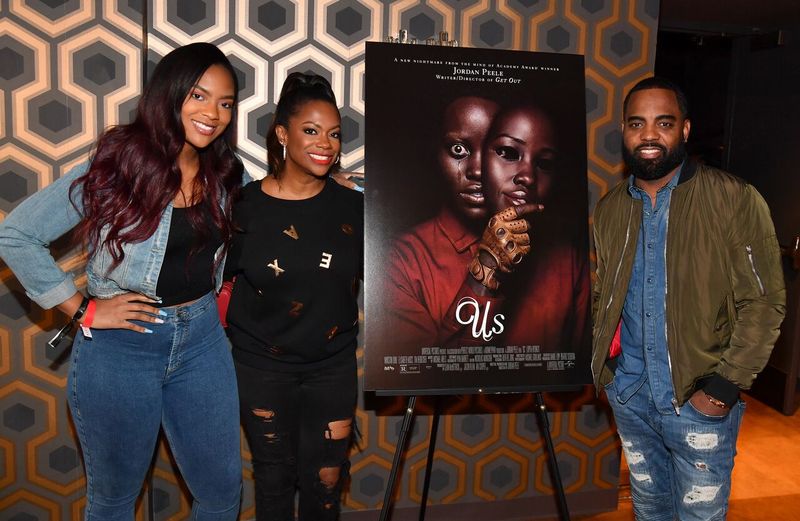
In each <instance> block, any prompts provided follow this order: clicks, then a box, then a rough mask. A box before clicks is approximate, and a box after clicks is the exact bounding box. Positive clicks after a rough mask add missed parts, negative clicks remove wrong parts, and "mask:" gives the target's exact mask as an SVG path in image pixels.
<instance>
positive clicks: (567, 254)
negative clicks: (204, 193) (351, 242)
mask: <svg viewBox="0 0 800 521" xmlns="http://www.w3.org/2000/svg"><path fill="white" fill-rule="evenodd" d="M365 100H366V114H367V118H366V133H365V136H366V143H365V145H366V165H365V171H366V172H367V173H368V174H367V175H368V181H367V183H366V223H367V226H366V247H365V248H366V252H365V253H366V254H365V268H366V270H365V272H366V274H365V282H364V288H365V299H366V300H365V342H364V345H365V388H366V389H367V390H374V391H376V392H378V393H380V394H434V393H443V394H455V393H476V392H520V391H542V390H557V389H559V388H566V387H570V386H574V385H578V384H585V383H589V382H590V380H591V378H590V374H589V356H590V351H591V324H590V283H589V252H588V244H589V241H588V215H587V213H588V201H587V198H588V187H587V177H586V176H587V173H586V172H587V168H586V123H585V121H586V120H585V105H584V65H583V57H582V56H575V55H564V54H550V53H531V52H518V51H495V50H487V49H465V48H457V47H441V46H430V45H405V44H394V43H370V44H367V50H366V76H365Z"/></svg>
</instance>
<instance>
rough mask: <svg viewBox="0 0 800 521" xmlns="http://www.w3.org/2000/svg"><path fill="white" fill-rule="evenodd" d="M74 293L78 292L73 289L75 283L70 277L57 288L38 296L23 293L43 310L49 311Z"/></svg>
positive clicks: (76, 289)
mask: <svg viewBox="0 0 800 521" xmlns="http://www.w3.org/2000/svg"><path fill="white" fill-rule="evenodd" d="M76 291H78V288H76V287H75V282H74V281H73V280H72V278H71V277H70V276H67V277H66V278H65V279H64V280H63V281H61V283H60V284H59V285H58V286H56V287H55V288H53V289H50V290H48V291H45V292H44V293H40V294H38V295H34V294H32V293H29V292H27V291H26V292H25V293H26V294H27V295H28V297H29V298H30V299H31V300H33V301H34V302H36V303H37V304H39V306H41V307H42V308H43V309H50V308H52V307H55V306H57V305H59V304H61V303H62V302H64V301H65V300H67V299H68V298H70V297H71V296H72V295H74V294H75V292H76Z"/></svg>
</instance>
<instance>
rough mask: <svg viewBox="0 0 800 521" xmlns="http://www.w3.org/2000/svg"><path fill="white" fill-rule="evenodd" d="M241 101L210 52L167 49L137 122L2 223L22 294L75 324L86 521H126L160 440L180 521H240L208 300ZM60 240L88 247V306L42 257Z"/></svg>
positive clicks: (222, 372)
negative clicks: (176, 490)
mask: <svg viewBox="0 0 800 521" xmlns="http://www.w3.org/2000/svg"><path fill="white" fill-rule="evenodd" d="M237 90H238V89H237V82H236V75H235V73H234V70H233V67H232V66H231V64H230V62H229V61H228V59H227V58H226V57H225V55H224V54H222V52H220V50H219V49H217V47H215V46H214V45H211V44H208V43H195V44H191V45H187V46H185V47H181V48H178V49H176V50H174V51H172V52H170V53H169V54H168V55H167V56H165V57H164V58H163V59H162V60H161V62H160V63H159V64H158V66H157V67H156V68H155V70H154V72H153V74H152V78H151V79H150V81H149V82H148V84H147V86H146V87H145V89H144V92H143V93H142V96H141V99H140V100H139V104H138V107H137V112H136V116H135V119H134V121H133V122H132V123H130V124H127V125H119V126H116V127H113V128H110V129H108V130H107V131H106V132H104V133H103V134H102V135H101V136H100V138H99V139H98V141H97V145H96V148H95V150H94V152H93V155H92V157H91V160H90V162H89V163H88V164H86V165H82V166H80V167H77V168H75V169H73V170H72V171H71V172H69V173H68V174H66V175H65V176H62V177H61V178H59V179H58V180H57V181H56V182H54V183H52V184H51V185H49V186H48V187H46V188H45V189H43V190H42V191H40V192H38V193H36V194H35V195H33V196H31V197H29V198H28V199H27V200H25V201H24V202H23V203H22V204H20V205H19V207H17V208H16V209H15V210H14V211H13V212H11V213H10V214H9V215H8V216H7V217H6V219H5V221H3V222H2V223H0V253H2V257H3V259H4V260H5V261H6V263H7V264H8V266H9V267H10V268H11V269H12V270H13V271H14V273H15V275H16V276H17V278H18V279H19V281H20V282H21V283H22V285H23V286H24V287H25V289H26V292H27V294H28V296H29V297H30V298H31V299H32V300H34V301H35V302H36V303H37V304H39V305H40V306H42V307H43V308H45V309H48V308H52V307H57V308H58V309H60V310H61V311H63V312H64V313H65V314H66V315H67V316H70V317H72V320H71V323H72V324H74V323H77V324H78V325H80V330H79V331H78V332H77V333H76V337H75V341H74V344H73V348H72V354H71V368H70V373H69V381H68V393H67V395H68V401H69V405H70V409H71V411H72V417H73V420H74V422H75V426H76V431H77V433H78V437H79V439H80V443H81V448H82V450H83V460H84V465H85V470H86V476H87V494H86V497H87V503H86V511H85V518H86V519H87V520H103V521H111V520H133V519H134V503H135V501H136V498H137V497H138V495H139V493H140V490H141V487H142V482H143V481H144V478H145V474H146V472H147V469H148V466H149V464H150V461H151V459H152V456H153V450H154V448H155V444H156V440H157V438H158V433H159V429H160V428H163V429H164V433H165V434H166V437H167V440H168V441H169V444H170V447H171V449H172V453H173V455H174V456H175V460H176V461H177V463H178V467H179V468H180V470H181V473H182V475H183V477H184V479H185V481H186V484H187V485H188V487H189V490H190V491H191V493H192V495H193V496H194V505H193V507H192V517H191V518H192V519H196V520H235V519H236V518H237V516H238V512H239V500H240V494H241V456H240V447H239V422H238V414H237V411H238V396H237V389H236V378H235V374H234V369H233V362H232V359H231V354H230V350H229V343H228V340H227V338H226V336H225V333H224V331H223V329H222V327H221V326H220V324H219V318H218V315H217V309H216V304H215V301H214V290H215V288H216V287H218V284H219V283H220V282H221V270H222V267H223V264H224V255H225V252H226V250H227V244H228V242H229V240H230V239H231V236H232V227H231V222H230V219H229V217H228V216H229V215H230V213H231V201H232V198H233V197H234V196H235V194H236V193H237V191H238V189H239V186H240V185H241V183H242V177H243V175H244V172H243V168H242V164H241V162H240V161H239V160H238V159H237V158H236V156H235V155H234V146H235V145H234V129H235V128H236V124H235V123H236V102H237ZM70 230H72V231H73V237H74V239H75V240H76V241H80V242H82V243H84V245H85V246H86V248H87V251H88V262H87V266H86V275H87V282H88V284H87V286H88V287H87V291H88V295H87V296H84V295H83V294H82V293H81V292H79V291H78V290H77V289H76V286H75V283H74V282H73V279H72V277H71V276H70V275H69V274H67V273H64V272H63V271H62V270H61V269H60V268H59V266H58V265H57V264H56V262H55V260H54V259H53V256H52V255H51V254H50V251H49V249H48V246H49V244H50V243H51V242H52V241H54V240H55V239H57V238H58V237H59V236H61V235H63V234H65V233H66V232H68V231H70ZM54 340H55V339H54Z"/></svg>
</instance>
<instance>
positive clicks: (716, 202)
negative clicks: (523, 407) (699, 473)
mask: <svg viewBox="0 0 800 521" xmlns="http://www.w3.org/2000/svg"><path fill="white" fill-rule="evenodd" d="M641 214H642V201H641V200H637V199H634V198H633V197H632V196H631V195H630V193H629V192H628V182H627V181H623V182H621V183H620V184H619V185H618V186H616V187H615V188H613V189H612V190H611V191H610V192H609V193H608V194H606V195H605V196H604V197H603V198H602V199H601V200H600V201H599V202H598V203H597V206H596V208H595V211H594V219H593V220H594V244H595V250H596V254H597V271H596V278H595V281H594V284H593V288H592V312H593V314H592V316H593V319H594V320H593V336H592V338H593V340H592V376H593V378H594V384H595V386H596V387H597V389H598V390H599V389H600V387H601V386H604V385H607V384H608V383H609V382H611V380H612V379H613V377H614V373H613V370H612V368H611V367H609V365H612V366H613V365H614V364H608V363H607V362H608V353H609V347H610V344H611V341H612V339H613V337H614V333H615V332H616V328H617V324H618V323H619V321H620V317H621V314H622V307H623V304H624V303H625V296H626V294H627V292H628V281H629V280H630V276H631V271H632V269H633V263H634V258H635V252H636V246H637V242H638V237H639V228H640V225H641V221H642V217H641ZM666 250H667V251H666V257H667V258H666V266H667V295H666V322H667V324H666V331H667V346H668V350H669V359H670V368H671V373H672V375H671V376H672V384H673V387H674V391H675V398H676V399H677V404H676V405H677V406H680V405H683V403H684V402H686V401H687V400H688V399H689V397H691V395H692V393H693V392H694V391H695V390H697V389H705V390H706V391H707V392H709V394H711V395H713V396H717V397H719V398H720V399H724V398H723V396H727V397H728V399H724V400H725V401H726V403H728V402H729V401H730V396H731V391H732V392H733V396H734V401H735V396H737V395H738V390H739V389H749V388H750V386H751V385H752V383H753V380H754V379H755V377H756V376H757V375H758V373H759V372H761V370H762V369H763V368H764V366H765V365H766V363H767V361H768V359H769V355H770V353H771V351H772V347H773V345H774V344H775V340H776V339H777V337H778V333H779V327H780V324H781V321H782V320H783V316H784V314H785V303H786V290H785V284H784V278H783V269H782V266H781V261H780V250H779V247H778V242H777V239H776V236H775V228H774V226H773V224H772V219H771V217H770V213H769V208H768V207H767V204H766V202H765V201H764V199H763V198H762V197H761V195H760V194H759V193H758V192H757V191H756V189H755V188H754V187H753V186H752V185H750V184H747V183H746V182H745V181H743V180H742V179H739V178H737V177H735V176H733V175H730V174H728V173H725V172H723V171H721V170H717V169H715V168H711V167H708V166H704V165H697V164H694V163H692V162H686V163H685V164H684V166H683V169H682V171H681V177H680V179H679V181H678V185H677V186H676V187H675V189H674V191H673V192H672V197H671V200H670V207H669V223H668V227H667V247H666ZM712 388H713V389H714V391H713V392H712V391H710V390H709V389H712Z"/></svg>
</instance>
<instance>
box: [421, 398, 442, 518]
mask: <svg viewBox="0 0 800 521" xmlns="http://www.w3.org/2000/svg"><path fill="white" fill-rule="evenodd" d="M441 408H442V397H441V396H437V397H436V401H435V402H434V404H433V417H432V418H431V437H430V442H429V443H428V461H427V462H426V463H425V481H424V482H423V484H422V501H421V502H420V505H419V521H425V509H426V508H427V507H428V489H429V488H430V486H431V469H432V468H433V456H434V453H435V452H436V435H437V434H438V432H439V414H440V412H441Z"/></svg>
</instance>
